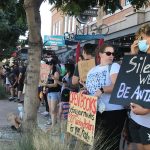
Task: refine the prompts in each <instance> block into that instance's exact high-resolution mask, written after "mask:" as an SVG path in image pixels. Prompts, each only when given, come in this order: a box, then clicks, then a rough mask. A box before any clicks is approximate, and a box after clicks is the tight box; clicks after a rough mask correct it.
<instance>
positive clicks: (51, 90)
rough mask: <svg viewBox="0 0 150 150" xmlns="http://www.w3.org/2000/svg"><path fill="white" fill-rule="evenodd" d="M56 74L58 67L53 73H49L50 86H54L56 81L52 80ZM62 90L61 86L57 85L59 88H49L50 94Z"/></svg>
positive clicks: (48, 81)
mask: <svg viewBox="0 0 150 150" xmlns="http://www.w3.org/2000/svg"><path fill="white" fill-rule="evenodd" d="M55 72H57V69H56V67H54V68H53V71H52V73H49V75H48V80H47V83H48V84H53V83H54V80H53V79H52V78H51V75H53V76H54V74H55ZM60 89H61V87H60V85H59V84H57V87H49V88H48V93H50V92H60Z"/></svg>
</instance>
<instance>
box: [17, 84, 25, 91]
mask: <svg viewBox="0 0 150 150" xmlns="http://www.w3.org/2000/svg"><path fill="white" fill-rule="evenodd" d="M23 86H24V84H23V83H19V84H18V91H23Z"/></svg>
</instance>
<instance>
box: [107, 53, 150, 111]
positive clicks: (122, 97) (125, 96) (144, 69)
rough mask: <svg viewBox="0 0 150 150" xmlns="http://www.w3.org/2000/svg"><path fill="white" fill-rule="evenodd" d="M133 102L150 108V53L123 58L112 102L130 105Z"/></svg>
mask: <svg viewBox="0 0 150 150" xmlns="http://www.w3.org/2000/svg"><path fill="white" fill-rule="evenodd" d="M131 102H134V103H136V104H139V105H141V106H143V107H145V108H150V55H145V54H141V55H128V56H125V57H124V59H123V63H122V65H121V69H120V72H119V75H118V78H117V81H116V84H115V87H114V90H113V92H112V95H111V99H110V103H113V104H121V105H125V106H129V105H130V103H131Z"/></svg>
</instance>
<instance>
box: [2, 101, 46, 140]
mask: <svg viewBox="0 0 150 150" xmlns="http://www.w3.org/2000/svg"><path fill="white" fill-rule="evenodd" d="M43 111H45V107H44V106H40V108H39V111H38V126H39V127H40V128H41V129H43V130H46V128H47V127H48V126H45V124H46V121H47V120H48V118H47V117H44V116H43V115H41V112H43ZM11 112H12V113H16V114H18V103H17V102H13V101H12V102H10V101H8V100H0V141H5V140H14V137H15V136H16V134H18V135H19V133H17V132H16V131H13V130H12V129H11V126H10V123H9V122H8V121H7V115H8V114H9V113H11ZM13 134H14V136H13Z"/></svg>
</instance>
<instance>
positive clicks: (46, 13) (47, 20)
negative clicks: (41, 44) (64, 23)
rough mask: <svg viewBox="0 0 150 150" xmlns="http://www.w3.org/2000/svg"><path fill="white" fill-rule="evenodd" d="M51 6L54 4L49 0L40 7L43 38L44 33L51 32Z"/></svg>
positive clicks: (48, 33)
mask: <svg viewBox="0 0 150 150" xmlns="http://www.w3.org/2000/svg"><path fill="white" fill-rule="evenodd" d="M51 7H52V6H51V5H50V4H49V3H48V2H47V1H46V2H43V3H42V5H41V7H40V14H41V35H42V38H43V37H44V35H50V34H51V12H50V9H51Z"/></svg>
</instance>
